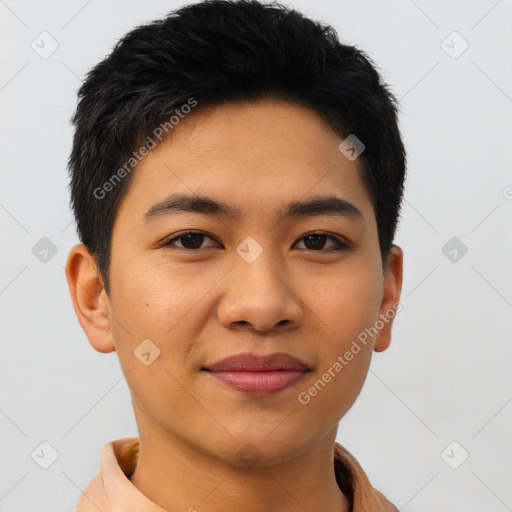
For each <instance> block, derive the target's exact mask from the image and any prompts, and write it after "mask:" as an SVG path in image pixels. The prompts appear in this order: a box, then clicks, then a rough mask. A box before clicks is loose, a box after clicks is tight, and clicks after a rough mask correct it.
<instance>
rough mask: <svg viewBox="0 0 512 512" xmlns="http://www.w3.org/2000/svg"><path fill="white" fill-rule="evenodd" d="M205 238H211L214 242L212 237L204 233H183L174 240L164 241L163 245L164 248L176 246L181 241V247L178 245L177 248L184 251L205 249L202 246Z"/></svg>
mask: <svg viewBox="0 0 512 512" xmlns="http://www.w3.org/2000/svg"><path fill="white" fill-rule="evenodd" d="M205 238H209V239H210V240H213V238H212V237H211V236H208V235H205V234H204V233H201V232H200V231H186V232H185V233H182V234H181V235H179V236H175V237H174V238H171V239H169V240H167V241H164V242H163V243H162V247H167V246H170V245H176V244H174V241H175V240H181V245H178V246H177V247H181V248H182V249H188V250H195V249H203V247H201V245H202V243H203V241H204V239H205ZM209 247H212V246H209Z"/></svg>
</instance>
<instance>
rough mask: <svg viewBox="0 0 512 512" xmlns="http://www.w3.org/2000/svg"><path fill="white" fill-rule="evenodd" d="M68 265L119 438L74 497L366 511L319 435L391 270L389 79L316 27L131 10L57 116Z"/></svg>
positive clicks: (372, 347) (367, 490)
mask: <svg viewBox="0 0 512 512" xmlns="http://www.w3.org/2000/svg"><path fill="white" fill-rule="evenodd" d="M73 122H74V125H75V129H76V130H75V138H74V143H73V150H72V154H71V157H70V171H71V196H72V206H73V208H74V212H75V217H76V220H77V225H78V233H79V236H80V240H81V241H82V244H78V245H76V246H75V247H73V248H72V249H71V251H70V253H69V256H68V260H67V264H66V275H67V279H68V284H69V288H70V292H71V298H72V301H73V305H74V308H75V312H76V314H77V317H78V320H79V322H80V324H81V325H82V328H83V329H84V332H85V333H86V335H87V337H88V339H89V341H90V343H91V345H92V346H93V347H94V348H95V349H96V350H98V351H99V352H111V351H114V350H115V351H116V352H117V355H118V357H119V361H120V364H121V367H122V369H123V372H124V374H125V376H126V380H127V382H128V385H129V388H130V391H131V396H132V403H133V408H134V413H135V418H136V421H137V426H138V431H139V437H137V438H135V437H134V438H125V439H118V440H116V441H113V442H111V443H108V444H107V445H106V446H105V448H104V450H103V455H102V462H101V468H100V472H99V473H98V474H97V475H96V477H95V478H94V479H93V480H92V481H91V483H90V484H89V486H88V487H87V488H86V489H85V491H84V493H83V494H82V496H81V498H80V501H79V503H78V507H77V510H78V511H79V512H88V511H92V510H98V509H100V510H102V511H103V512H106V511H114V510H123V511H130V510H134V511H135V510H137V511H154V512H156V511H160V512H161V511H164V510H168V511H178V510H183V511H189V512H193V511H199V512H201V511H211V512H219V511H223V512H230V511H234V510H245V511H250V512H260V511H261V512H263V511H265V512H268V511H269V510H271V511H273V510H275V511H279V512H292V511H293V512H295V511H304V510H308V511H316V510H329V511H339V512H349V511H352V512H369V511H372V512H386V511H395V510H396V508H395V507H394V506H393V505H392V503H391V502H390V501H388V500H387V499H386V498H385V497H384V495H383V494H382V493H381V492H379V491H377V490H375V489H374V488H373V487H372V485H371V483H370V481H369V479H368V477H367V476H366V474H365V473H364V471H363V469H362V468H361V466H360V465H359V464H358V463H357V461H356V459H355V458H354V457H353V456H352V455H351V454H350V452H349V451H348V450H346V449H345V448H344V447H342V446H341V445H340V444H338V443H336V442H335V440H336V433H337V429H338V424H339V421H340V420H341V418H342V417H343V416H344V414H345V413H346V412H347V411H348V410H349V409H350V407H351V406H352V404H353V403H354V402H355V400H356V398H357V396H358V394H359V392H360V390H361V388H362V385H363V383H364V380H365V378H366V375H367V371H368V368H369V365H370V362H371V355H372V352H373V351H383V350H385V349H386V348H387V347H388V346H389V343H390V340H391V327H392V323H393V320H394V316H395V314H396V311H398V310H399V308H400V305H399V298H400V293H401V286H402V266H403V253H402V250H401V249H400V248H399V247H398V246H396V245H394V244H393V239H394V234H395V231H396V226H397V221H398V216H399V210H400V205H401V201H402V196H403V185H404V179H405V163H406V158H405V151H404V148H403V145H402V141H401V137H400V132H399V129H398V126H397V108H396V100H395V99H394V97H393V96H392V94H391V93H390V92H389V91H388V90H387V87H386V85H385V84H383V83H382V81H381V79H380V76H379V74H378V73H377V71H376V70H375V68H374V67H373V65H372V64H371V62H370V60H369V59H368V58H367V57H366V56H365V55H364V54H363V52H361V51H359V50H357V49H356V48H354V47H351V46H346V45H343V44H341V43H340V42H339V41H338V39H337V36H336V33H335V32H334V30H333V29H332V28H330V27H328V26H324V25H321V24H319V23H316V22H313V21H312V20H309V19H308V18H305V17H304V16H303V15H301V14H300V13H298V12H296V11H293V10H289V9H288V8H285V7H283V6H281V5H278V4H272V5H269V4H261V3H259V2H257V1H238V2H225V1H218V0H215V1H207V2H201V3H198V4H194V5H190V6H186V7H183V8H181V9H179V10H178V11H176V12H174V13H171V14H170V15H169V16H167V17H166V18H164V19H162V20H158V21H155V22H153V23H149V24H146V25H143V26H140V27H137V28H136V29H134V30H133V31H131V32H130V33H128V34H127V35H126V36H124V37H123V38H122V40H121V41H120V42H119V43H118V44H117V46H116V47H115V48H114V50H113V52H112V53H111V55H110V56H108V57H107V58H106V59H105V60H103V61H102V62H100V63H99V64H98V65H97V66H96V67H95V68H94V69H93V70H92V71H91V72H90V73H89V74H88V76H87V78H86V80H85V82H84V84H83V86H82V87H81V89H80V92H79V104H78V107H77V111H76V113H75V115H74V118H73Z"/></svg>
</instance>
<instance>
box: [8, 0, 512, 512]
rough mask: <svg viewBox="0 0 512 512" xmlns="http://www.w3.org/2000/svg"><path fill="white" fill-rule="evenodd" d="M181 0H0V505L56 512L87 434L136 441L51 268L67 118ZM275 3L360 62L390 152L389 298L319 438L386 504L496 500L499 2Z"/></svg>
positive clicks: (509, 283) (62, 206) (506, 381)
mask: <svg viewBox="0 0 512 512" xmlns="http://www.w3.org/2000/svg"><path fill="white" fill-rule="evenodd" d="M183 4H184V2H174V1H166V2H164V1H145V2H142V1H137V2H134V1H132V2H128V1H123V2H114V1H109V2H107V1H100V0H89V1H66V2H64V1H60V2H36V1H21V0H18V1H15V0H1V1H0V23H1V25H0V38H1V43H0V52H1V59H2V60H1V62H2V68H1V75H0V104H1V113H2V115H1V124H0V130H1V131H0V140H1V142H2V152H1V155H2V161H1V166H0V173H1V177H0V178H1V186H0V233H1V240H2V242H1V246H0V247H1V252H0V257H1V264H0V322H1V323H0V325H1V354H2V356H1V359H0V379H1V386H0V432H1V435H0V450H1V452H0V461H1V462H0V512H29V511H34V510H38V511H40V512H50V511H52V512H55V511H57V510H64V511H72V510H74V507H75V505H76V502H77V501H78V498H79V495H80V492H81V491H80V490H81V489H84V488H85V486H86V485H87V483H88V482H89V481H90V479H91V478H92V477H93V475H94V474H95V473H96V472H97V471H98V469H99V462H100V455H101V450H102V448H103V446H104V444H105V443H107V442H108V441H111V440H113V439H118V438H121V437H125V436H132V435H137V431H136V425H135V420H134V418H133V412H132V409H131V403H130V399H129V392H128V388H127V385H126V382H125V380H124V379H123V376H122V372H121V370H120V367H119V363H118V361H117V356H116V354H115V353H110V354H100V353H97V352H95V351H94V350H93V349H92V347H91V346H90V345H89V343H88V341H87V339H86V337H85V335H84V333H83V331H82V330H81V328H80V326H79V324H78V321H77V320H76V317H75V314H74V311H73V308H72V305H71V301H70V298H69V292H68V287H67V283H66V280H65V274H64V270H63V266H64V264H65V261H66V256H67V253H68V251H69V249H70V247H71V246H72V245H73V244H75V243H77V242H78V239H77V237H76V235H75V233H74V222H73V221H72V217H71V213H70V211H69V207H68V200H69V197H68V193H67V190H66V186H67V183H68V179H67V173H66V161H67V158H68V154H69V151H70V147H71V137H72V132H71V128H70V125H69V117H70V115H71V112H72V110H73V109H74V107H75V103H76V91H77V89H78V87H79V85H80V81H81V77H83V76H84V73H85V72H86V71H87V70H89V69H90V68H91V67H92V66H93V65H94V64H95V63H96V62H98V61H99V60H100V59H101V58H103V57H104V56H105V55H106V54H107V53H108V52H109V51H110V49H111V48H112V46H113V45H114V43H115V42H116V41H117V40H118V38H119V37H120V36H122V35H123V34H124V33H125V32H126V31H128V30H130V29H131V28H133V27H134V26H135V25H137V24H139V23H142V22H144V21H147V20H152V19H154V18H158V17H161V16H162V15H164V14H165V13H166V12H167V11H169V10H172V9H174V8H175V7H177V6H180V5H183ZM289 5H293V6H295V7H296V8H298V9H300V10H302V11H304V12H305V13H306V14H308V15H310V16H312V17H314V18H316V19H319V20H323V21H327V22H329V23H331V24H332V25H333V26H334V27H335V28H336V29H337V31H338V33H339V35H340V38H341V40H342V41H343V42H348V43H351V44H356V45H357V46H358V47H359V48H361V49H363V50H366V51H367V52H368V53H369V55H370V56H371V57H372V58H373V59H374V61H375V62H376V63H377V64H378V65H379V67H380V69H381V70H382V73H383V75H384V78H385V79H386V80H387V81H388V82H389V83H390V85H391V87H392V89H393V91H394V92H395V94H396V95H397V96H398V98H399V99H400V102H401V108H402V114H401V130H402V133H403V137H404V141H405V144H406V147H407V150H408V155H409V165H408V172H409V178H408V182H407V190H406V202H405V204H404V208H403V212H402V217H403V221H402V223H401V224H400V228H399V232H398V235H397V238H396V243H398V244H399V245H400V246H401V247H402V248H403V249H404V252H405V271H404V284H403V293H402V299H401V303H402V304H403V310H402V311H401V312H400V313H399V314H398V315H397V318H396V322H395V326H394V338H393V341H392V345H391V347H390V349H389V350H388V351H386V352H383V353H380V354H374V359H373V362H372V366H371V369H370V372H369V375H368V378H367V381H366V385H365V387H364V390H363V392H362V394H361V395H360V397H359V398H358V400H357V402H356V404H355V405H354V406H353V408H352V409H351V410H350V411H349V413H348V414H347V415H346V417H345V418H344V419H343V420H342V422H341V424H340V429H339V435H338V441H339V442H340V443H342V444H343V445H344V446H345V447H347V448H348V449H349V450H350V451H351V452H352V453H353V454H354V455H355V456H356V457H357V459H358V460H359V462H360V463H361V465H362V466H363V468H364V469H365V471H366V472H367V474H368V475H369V477H370V479H371V481H372V483H373V484H374V485H375V487H377V488H378V489H379V490H381V491H382V492H383V493H384V494H385V495H386V496H388V497H389V498H390V499H391V500H392V501H393V502H394V503H396V505H397V506H398V507H399V509H400V510H406V511H411V512H412V511H418V512H420V511H429V512H438V511H439V512H440V511H485V512H492V511H496V512H501V511H505V510H512V486H511V485H510V484H511V475H512V440H511V436H510V432H511V425H512V403H511V402H512V372H511V370H510V368H511V363H512V334H511V333H512V321H511V318H512V314H511V313H512V270H511V264H510V262H511V261H512V229H511V225H512V223H511V221H512V165H511V163H512V162H511V161H512V156H511V153H510V148H511V147H512V144H511V135H512V127H511V119H512V66H511V63H512V44H511V43H512V31H511V30H510V27H511V26H512V0H500V1H496V0H485V1H483V0H482V1H468V0H465V1H426V0H423V1H420V0H416V1H412V0H400V1H398V0H397V1H381V2H371V1H367V0H365V1H357V2H356V1H341V2H339V1H336V2H335V1H326V0H323V1H321V0H315V1H314V2H313V1H311V0H309V1H306V0H297V1H294V2H293V3H289ZM43 31H47V32H48V33H49V34H51V37H52V38H53V39H55V40H56V41H57V42H58V45H59V46H58V48H57V50H56V51H55V52H54V53H53V54H52V55H51V56H49V57H48V58H46V59H43V58H41V56H40V55H39V54H38V53H36V51H34V50H33V49H32V47H31V44H32V41H34V40H35V42H36V43H35V44H39V45H42V43H41V42H40V41H41V39H40V36H39V34H40V33H41V32H43ZM454 31H456V32H458V33H459V34H460V36H457V35H453V34H452V33H453V32H454ZM44 37H47V36H44ZM38 41H39V43H38ZM443 41H445V42H444V43H443ZM464 41H467V43H468V44H469V47H468V48H467V50H466V51H464V52H463V53H462V54H460V55H458V54H459V53H460V51H461V50H462V49H464V46H465V43H464ZM50 44H51V40H50V39H47V40H46V42H45V48H46V49H47V50H48V49H49V48H51V46H50ZM40 51H41V50H40ZM43 237H47V238H48V239H49V240H51V242H52V243H53V244H54V245H55V249H56V250H57V252H56V254H55V255H53V256H52V253H51V252H50V253H49V254H48V256H47V261H46V262H43V261H41V260H40V259H39V258H38V257H36V255H35V254H34V253H33V247H34V246H36V244H37V243H38V242H39V241H40V240H41V238H43ZM453 237H456V239H455V240H452V241H451V242H449V241H450V240H451V239H452V238H453ZM39 243H41V244H43V243H45V242H39ZM447 243H449V245H448V246H446V244H447ZM461 244H464V246H466V247H467V253H466V254H464V255H462V250H461V248H462V245H461ZM38 247H39V246H36V248H38ZM454 249H455V250H456V251H457V257H456V259H455V261H453V259H454V255H455V253H454V252H451V254H450V251H453V250H454ZM35 252H36V253H37V251H35ZM445 254H446V255H445ZM43 441H46V442H48V443H50V445H51V446H52V447H54V449H55V450H56V451H57V452H58V454H59V456H58V458H57V460H56V461H55V462H54V463H53V464H52V465H51V466H50V467H49V468H48V469H46V470H45V469H42V468H41V467H40V466H39V465H38V463H36V461H35V460H33V459H32V458H31V453H32V452H33V451H34V450H36V449H37V450H36V451H37V452H38V453H40V450H41V448H40V446H39V445H40V443H41V442H43ZM453 441H455V442H456V443H457V444H456V445H451V446H450V447H449V448H448V449H447V450H445V449H446V448H447V447H448V446H449V445H450V444H451V443H452V442H453ZM43 448H44V447H43ZM43 451H44V453H45V457H47V456H49V455H48V454H49V453H50V450H49V449H43ZM464 451H467V452H468V453H469V458H468V459H467V460H466V461H465V462H463V463H462V464H461V465H460V466H459V467H458V468H457V469H453V468H452V467H450V465H449V464H448V462H449V463H450V464H451V465H452V466H458V465H459V464H460V463H461V462H462V460H463V455H464ZM34 458H35V459H36V460H37V457H34ZM43 458H44V457H43ZM38 462H39V463H44V461H42V460H38Z"/></svg>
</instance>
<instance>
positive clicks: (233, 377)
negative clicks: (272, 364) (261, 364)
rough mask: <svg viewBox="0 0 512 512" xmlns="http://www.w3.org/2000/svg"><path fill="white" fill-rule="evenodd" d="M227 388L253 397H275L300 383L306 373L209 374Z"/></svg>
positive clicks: (283, 371) (282, 371)
mask: <svg viewBox="0 0 512 512" xmlns="http://www.w3.org/2000/svg"><path fill="white" fill-rule="evenodd" d="M209 373H211V375H212V376H213V377H215V378H216V379H218V380H220V381H221V382H223V383H224V384H226V385H227V386H229V387H230V388H232V389H235V390H236V391H240V392H242V393H248V394H251V395H273V394H275V393H279V392H280V391H283V390H284V389H286V388H289V387H290V386H293V385H294V384H295V383H296V382H298V381H299V380H300V379H301V378H302V377H304V375H305V374H306V371H305V370H304V371H291V370H290V371H288V370H286V371H285V370H281V371H272V372H209Z"/></svg>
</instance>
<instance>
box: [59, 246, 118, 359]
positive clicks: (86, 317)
mask: <svg viewBox="0 0 512 512" xmlns="http://www.w3.org/2000/svg"><path fill="white" fill-rule="evenodd" d="M66 279H67V281H68V286H69V292H70V294H71V300H72V301H73V307H74V309H75V313H76V316H77V318H78V321H79V322H80V325H81V326H82V329H83V330H84V332H85V335H86V336H87V338H88V339H89V342H90V344H91V345H92V346H93V347H94V348H95V349H96V350H97V351H98V352H112V351H114V350H115V345H114V341H113V337H112V329H111V320H110V303H109V299H108V296H107V294H106V292H105V289H104V286H103V280H102V278H101V275H100V272H99V270H98V267H97V265H96V261H95V259H94V257H93V256H92V255H91V253H90V252H89V250H88V249H87V247H86V246H85V245H83V244H78V245H75V246H74V247H73V248H72V249H71V251H70V252H69V254H68V259H67V261H66Z"/></svg>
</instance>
